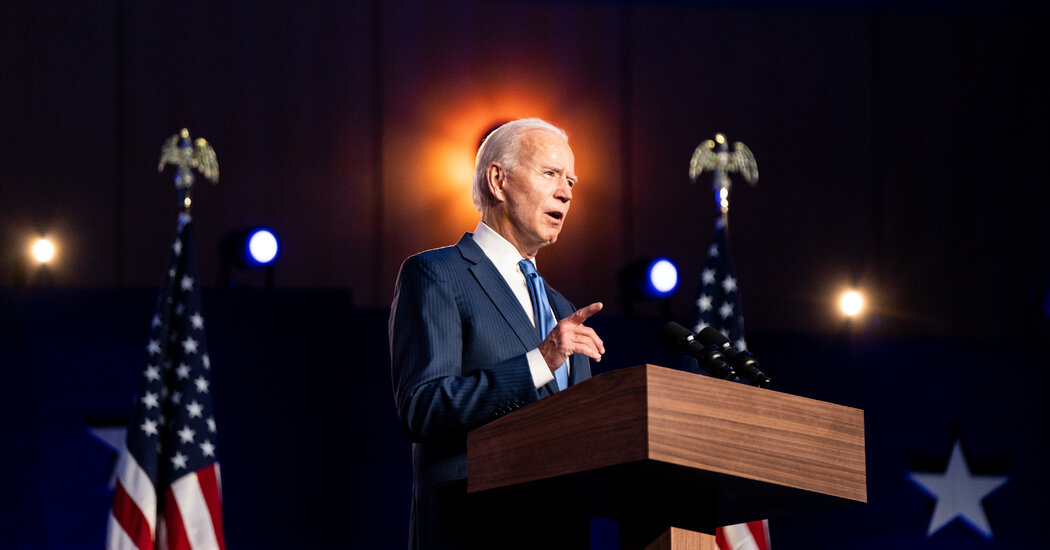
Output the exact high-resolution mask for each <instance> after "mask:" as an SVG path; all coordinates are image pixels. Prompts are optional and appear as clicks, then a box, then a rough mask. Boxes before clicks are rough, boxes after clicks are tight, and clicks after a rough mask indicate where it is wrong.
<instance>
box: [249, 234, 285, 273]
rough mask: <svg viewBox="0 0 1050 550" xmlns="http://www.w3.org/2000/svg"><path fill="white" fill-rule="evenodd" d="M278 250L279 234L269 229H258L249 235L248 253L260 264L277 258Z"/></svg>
mask: <svg viewBox="0 0 1050 550" xmlns="http://www.w3.org/2000/svg"><path fill="white" fill-rule="evenodd" d="M278 250H280V246H279V245H278V244H277V236H276V235H274V234H273V232H272V231H270V230H269V229H256V230H255V231H253V232H252V233H251V235H250V236H249V237H248V255H249V256H251V258H252V260H254V261H255V262H256V263H257V264H259V265H266V264H268V263H270V262H272V261H274V260H275V259H277V252H278Z"/></svg>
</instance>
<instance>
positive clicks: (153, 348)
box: [146, 339, 160, 355]
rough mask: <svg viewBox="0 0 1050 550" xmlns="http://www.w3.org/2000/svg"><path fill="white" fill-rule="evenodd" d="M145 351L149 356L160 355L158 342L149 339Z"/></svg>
mask: <svg viewBox="0 0 1050 550" xmlns="http://www.w3.org/2000/svg"><path fill="white" fill-rule="evenodd" d="M146 351H147V352H149V354H150V355H157V354H158V353H160V342H159V341H158V340H153V339H151V340H150V341H149V344H147V345H146Z"/></svg>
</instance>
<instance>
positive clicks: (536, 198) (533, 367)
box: [389, 119, 605, 550]
mask: <svg viewBox="0 0 1050 550" xmlns="http://www.w3.org/2000/svg"><path fill="white" fill-rule="evenodd" d="M574 162H575V157H574V156H573V153H572V149H570V148H569V144H568V138H567V136H566V134H565V132H564V131H563V130H560V129H558V128H556V127H554V126H552V125H550V124H549V123H547V122H544V121H542V120H539V119H522V120H517V121H514V122H509V123H507V124H504V125H503V126H500V127H499V128H497V129H496V130H494V131H493V132H492V133H491V134H489V136H488V137H486V138H485V141H484V142H483V143H482V145H481V148H480V149H479V150H478V156H477V161H476V165H475V169H474V204H475V206H477V208H478V210H479V212H480V213H481V222H480V223H479V224H478V226H477V228H476V229H475V231H474V233H472V234H471V233H467V234H464V235H463V238H461V239H460V240H459V242H458V243H457V244H456V245H455V246H449V247H445V248H439V249H435V250H429V251H426V252H423V253H420V254H417V255H415V256H412V257H410V258H408V259H407V260H405V263H404V264H403V265H402V266H401V272H400V274H399V275H398V280H397V284H396V288H395V293H394V301H393V304H392V306H391V312H390V323H389V335H390V357H391V378H392V382H393V387H394V396H395V399H396V401H397V410H398V415H399V416H400V418H401V425H402V427H403V428H404V429H405V431H406V432H407V433H408V436H409V437H410V438H411V439H412V441H413V444H412V461H413V464H412V469H413V475H414V480H413V488H412V518H411V529H410V546H411V547H412V548H416V549H428V550H429V549H433V548H468V547H490V548H491V547H502V548H506V547H509V546H511V540H512V541H516V542H522V541H526V540H529V539H530V537H533V536H535V540H537V541H541V540H544V541H546V542H545V543H544V544H543V546H542V547H546V548H550V547H552V544H550V541H549V539H545V538H543V537H542V536H540V535H542V534H544V533H546V534H547V535H550V534H551V533H552V532H557V531H558V529H557V527H555V528H554V531H551V526H558V525H560V524H561V522H562V521H563V519H564V518H565V514H564V512H565V511H564V510H558V507H557V506H556V504H554V503H552V505H551V506H550V509H549V510H534V509H533V510H510V509H507V510H504V509H502V508H501V509H500V510H498V511H494V510H492V509H491V508H489V509H485V507H478V506H476V505H474V504H475V503H474V502H473V501H471V500H469V499H468V498H467V495H466V476H467V457H466V439H467V432H468V431H470V430H471V429H473V428H476V427H478V426H480V425H482V424H485V423H486V422H489V421H491V420H494V419H495V418H497V417H499V416H501V415H503V414H506V413H508V412H511V411H513V410H515V409H518V408H521V407H523V406H525V405H528V404H529V403H532V402H534V401H536V400H538V399H541V398H543V397H545V396H548V395H550V394H552V393H554V392H556V391H559V389H560V388H559V386H560V387H562V388H563V387H566V386H569V385H572V384H576V383H579V382H581V381H583V380H585V379H587V378H589V377H590V374H591V369H590V363H589V361H588V357H590V358H592V359H594V360H596V361H600V360H601V357H602V354H604V353H605V347H604V344H603V343H602V340H601V339H600V338H599V337H598V335H597V334H596V333H595V332H594V330H592V329H591V328H589V327H587V326H584V324H583V322H584V321H585V320H587V318H588V317H590V316H591V315H594V314H595V313H597V312H598V311H599V310H601V308H602V304H601V303H594V304H591V305H589V306H587V307H585V308H582V309H579V310H574V308H573V306H572V305H571V304H570V303H569V302H568V301H567V300H566V299H565V298H563V297H562V295H561V294H559V293H557V292H556V291H554V290H553V289H551V288H550V287H547V286H546V285H544V284H543V281H542V279H539V280H538V287H536V288H541V289H542V292H538V291H534V294H535V295H536V298H535V300H534V296H533V294H530V290H529V282H528V281H527V280H526V274H525V273H523V271H522V270H523V269H524V270H525V271H526V272H528V271H532V270H534V269H535V257H536V253H537V252H539V250H540V249H541V248H543V247H545V246H548V245H550V244H553V243H554V242H555V241H557V239H558V235H559V234H560V233H561V229H562V226H563V225H564V223H565V219H566V217H567V215H568V213H569V206H570V204H571V202H572V196H573V186H574V185H575V184H576V172H575V169H574ZM522 261H524V262H527V264H523V263H522ZM541 295H542V298H541V297H540V296H541ZM548 302H549V305H548V304H547V303H548ZM551 313H553V315H551ZM544 316H546V318H544ZM555 319H558V321H557V323H556V324H555V323H554V321H555ZM544 325H554V326H553V329H552V330H550V333H549V334H546V335H543V334H541V333H540V331H539V330H538V327H542V326H544ZM534 512H542V514H534ZM545 516H546V517H545ZM537 517H539V523H538V524H537V523H534V522H535V521H536V518H537ZM548 519H549V521H547V520H548ZM519 520H522V521H519ZM523 522H524V525H522V523H523ZM530 522H533V523H530ZM496 523H499V524H501V525H504V526H512V527H510V528H513V529H514V531H515V532H514V533H513V534H511V535H510V537H511V539H510V540H508V539H506V538H504V539H503V542H501V543H493V541H492V540H488V542H487V543H486V541H485V539H486V537H489V536H492V535H493V532H492V531H489V532H488V533H486V530H492V529H494V527H493V525H494V524H496ZM500 529H502V527H501V528H500ZM507 536H508V534H507V533H505V532H504V533H503V537H507Z"/></svg>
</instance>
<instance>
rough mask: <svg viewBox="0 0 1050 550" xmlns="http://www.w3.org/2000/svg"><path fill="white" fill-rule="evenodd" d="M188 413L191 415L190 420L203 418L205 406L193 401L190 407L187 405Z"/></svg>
mask: <svg viewBox="0 0 1050 550" xmlns="http://www.w3.org/2000/svg"><path fill="white" fill-rule="evenodd" d="M186 412H188V413H189V415H190V418H201V417H202V416H203V415H204V406H203V405H201V404H200V403H198V402H197V400H193V401H191V402H190V404H189V405H186Z"/></svg>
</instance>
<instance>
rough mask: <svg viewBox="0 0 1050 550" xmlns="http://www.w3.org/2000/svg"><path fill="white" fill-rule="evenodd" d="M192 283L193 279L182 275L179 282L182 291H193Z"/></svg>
mask: <svg viewBox="0 0 1050 550" xmlns="http://www.w3.org/2000/svg"><path fill="white" fill-rule="evenodd" d="M193 283H194V281H193V277H190V276H189V275H183V276H182V281H180V282H179V284H180V285H181V286H182V290H193Z"/></svg>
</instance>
